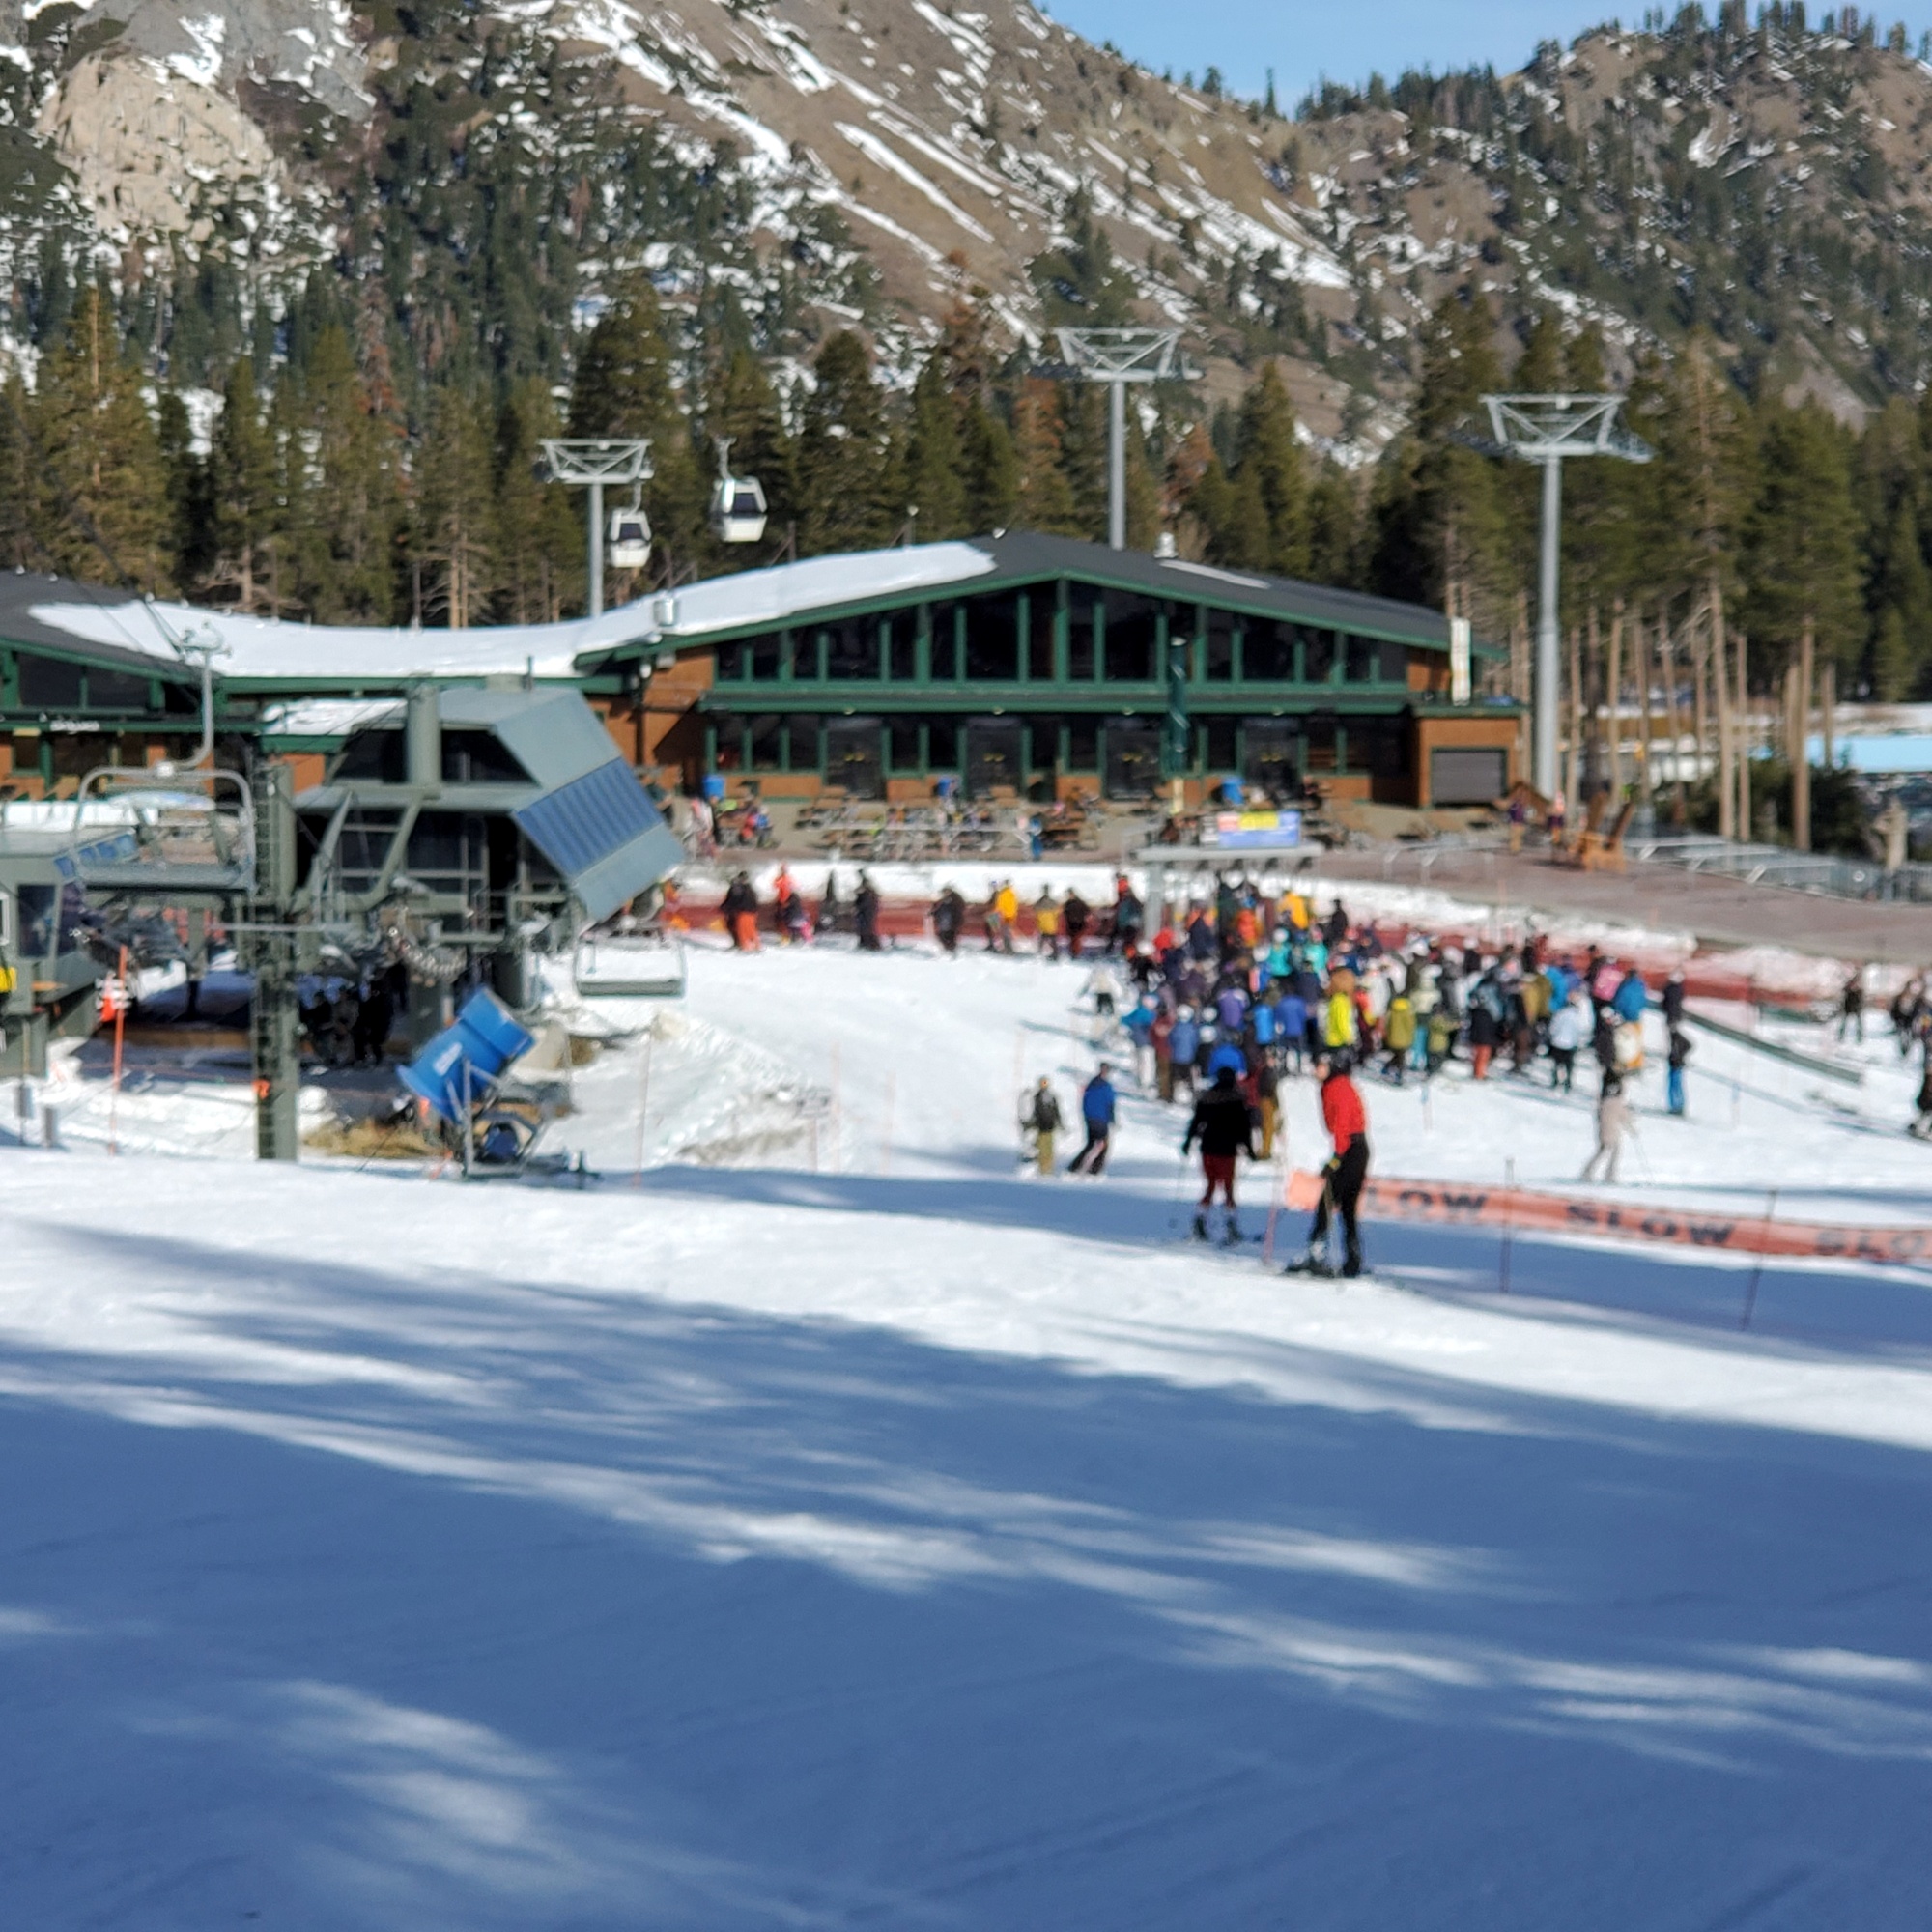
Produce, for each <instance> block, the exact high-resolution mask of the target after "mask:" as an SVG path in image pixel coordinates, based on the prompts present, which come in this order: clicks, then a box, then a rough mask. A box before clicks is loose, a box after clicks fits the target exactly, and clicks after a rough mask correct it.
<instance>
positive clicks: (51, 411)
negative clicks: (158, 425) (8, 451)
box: [28, 285, 174, 593]
mask: <svg viewBox="0 0 1932 1932" xmlns="http://www.w3.org/2000/svg"><path fill="white" fill-rule="evenodd" d="M28 424H29V428H30V430H31V433H32V440H33V449H34V458H35V464H36V469H37V489H36V514H35V519H34V522H35V526H36V533H37V536H38V539H39V547H40V548H41V549H42V550H43V552H44V553H45V554H47V555H48V556H49V557H50V558H51V559H52V560H53V563H54V567H55V568H56V569H58V570H59V571H60V572H62V574H64V575H66V576H69V577H75V578H78V579H80V580H81V581H83V582H92V583H119V584H124V585H128V586H129V587H138V588H140V589H142V590H144V591H148V592H150V593H154V592H158V591H163V590H168V589H171V588H172V587H173V582H174V571H173V557H172V554H171V553H172V549H173V545H172V541H171V538H172V534H173V515H172V510H171V506H170V504H169V501H168V482H167V473H166V469H165V468H164V466H163V463H162V460H161V446H160V440H159V438H158V436H157V435H156V430H155V424H154V423H153V421H152V420H151V419H150V417H149V415H148V411H147V406H146V404H145V403H143V401H142V400H141V390H140V380H139V378H138V376H137V375H136V373H135V372H134V370H132V369H131V368H129V367H128V364H127V363H126V362H125V361H124V360H123V359H122V355H121V339H120V332H119V330H118V328H117V327H116V325H115V319H114V311H113V308H112V305H111V304H110V302H109V301H108V298H107V297H106V294H105V292H104V291H103V290H101V289H100V288H99V286H96V285H90V286H89V287H88V288H86V289H85V290H83V291H82V293H81V296H80V299H79V301H78V303H77V304H76V306H75V308H74V311H73V314H72V317H71V320H70V322H69V325H68V328H67V332H66V334H65V335H64V336H63V338H62V340H61V343H60V346H59V348H57V349H56V350H55V351H54V352H53V354H52V355H49V356H47V357H46V359H45V361H44V362H43V365H42V369H41V380H40V384H39V387H38V388H37V390H36V392H35V395H34V399H33V404H32V407H31V409H30V411H29V412H28Z"/></svg>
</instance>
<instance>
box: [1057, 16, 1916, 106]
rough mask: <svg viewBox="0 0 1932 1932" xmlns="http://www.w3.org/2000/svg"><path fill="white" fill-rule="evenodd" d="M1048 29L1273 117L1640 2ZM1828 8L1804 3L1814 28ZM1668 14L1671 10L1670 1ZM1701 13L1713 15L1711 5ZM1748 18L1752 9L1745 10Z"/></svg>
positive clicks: (1519, 51) (1104, 19) (1513, 54)
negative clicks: (1262, 96)
mask: <svg viewBox="0 0 1932 1932" xmlns="http://www.w3.org/2000/svg"><path fill="white" fill-rule="evenodd" d="M1043 4H1044V5H1045V8H1046V11H1047V12H1048V13H1049V14H1051V15H1052V17H1053V18H1055V19H1056V20H1059V21H1061V22H1063V23H1064V24H1065V25H1066V26H1069V27H1071V28H1073V29H1074V31H1075V32H1076V33H1080V34H1084V35H1085V36H1086V37H1087V38H1088V39H1089V40H1091V41H1112V42H1113V43H1114V44H1115V45H1116V46H1117V47H1119V48H1120V49H1121V50H1122V53H1125V54H1128V55H1130V56H1132V58H1134V59H1135V60H1138V61H1140V62H1141V63H1142V64H1143V65H1145V66H1148V67H1151V68H1152V69H1153V70H1154V71H1155V72H1159V71H1161V70H1163V69H1165V68H1170V67H1171V68H1172V69H1173V70H1174V71H1175V73H1176V75H1177V76H1179V74H1181V73H1184V72H1186V71H1189V70H1192V71H1193V72H1194V73H1195V75H1196V76H1197V77H1198V76H1199V75H1200V74H1202V73H1203V72H1205V71H1206V70H1207V69H1208V67H1209V66H1214V67H1218V68H1219V69H1220V70H1221V71H1222V72H1223V73H1224V74H1226V75H1227V76H1228V81H1229V85H1230V86H1232V87H1234V88H1235V89H1236V90H1237V91H1238V92H1240V93H1242V94H1259V93H1260V92H1261V90H1262V88H1263V86H1264V84H1265V80H1266V73H1267V70H1268V69H1269V68H1273V69H1274V71H1275V84H1276V86H1277V88H1278V89H1279V90H1280V98H1281V104H1282V106H1283V108H1284V109H1289V108H1292V107H1293V104H1294V102H1295V101H1296V100H1297V99H1300V97H1301V95H1302V94H1303V93H1304V92H1305V91H1306V90H1307V89H1308V88H1309V87H1310V86H1311V85H1312V84H1313V83H1314V82H1315V81H1316V80H1317V79H1319V78H1320V77H1321V75H1322V74H1324V73H1325V74H1326V75H1328V76H1329V78H1330V79H1333V80H1344V81H1354V80H1363V79H1366V78H1367V76H1368V74H1369V71H1370V70H1371V69H1379V70H1380V71H1382V72H1383V73H1385V74H1388V75H1390V76H1391V77H1392V76H1394V75H1395V74H1397V73H1399V72H1400V71H1402V70H1403V69H1404V68H1405V67H1429V68H1433V69H1435V71H1436V72H1438V73H1439V72H1441V71H1442V70H1443V69H1444V68H1451V67H1468V66H1470V65H1471V64H1480V63H1482V62H1485V61H1487V62H1490V63H1492V64H1493V65H1494V66H1495V67H1496V68H1497V69H1499V70H1507V69H1511V68H1518V67H1520V66H1521V65H1522V64H1523V62H1524V61H1526V60H1527V59H1528V58H1529V56H1530V55H1531V54H1532V53H1533V52H1534V51H1535V50H1536V43H1537V42H1538V41H1540V40H1562V41H1566V42H1567V41H1570V40H1572V39H1574V38H1575V37H1576V36H1577V34H1579V33H1581V32H1582V31H1583V30H1584V29H1585V28H1586V27H1591V26H1595V25H1597V24H1598V23H1599V22H1600V21H1603V20H1605V19H1607V18H1609V17H1611V16H1613V15H1615V14H1619V13H1620V14H1622V16H1623V17H1624V18H1625V19H1627V20H1633V21H1634V20H1640V19H1641V18H1642V17H1643V14H1644V5H1643V0H1636V4H1635V5H1620V4H1619V0H1597V4H1596V5H1584V4H1578V0H1319V4H1318V0H1184V4H1180V0H1043ZM1828 4H1829V0H1814V4H1813V5H1812V7H1811V8H1810V10H1809V11H1810V13H1811V15H1812V17H1813V19H1816V18H1817V17H1818V16H1819V15H1820V14H1823V13H1824V12H1825V11H1826V9H1827V6H1828ZM1669 5H1670V8H1671V11H1672V12H1673V13H1674V12H1675V11H1676V5H1677V0H1669ZM1706 11H1707V12H1710V11H1715V0H1713V5H1712V6H1710V7H1707V9H1706ZM1751 11H1752V13H1753V14H1755V13H1756V11H1757V10H1756V7H1755V6H1753V7H1752V9H1751ZM1873 11H1875V12H1876V13H1877V14H1878V15H1879V17H1880V19H1881V20H1884V21H1887V22H1888V23H1889V21H1891V20H1893V19H1897V18H1901V17H1902V18H1903V19H1904V20H1905V21H1906V22H1907V24H1908V25H1910V26H1911V28H1912V31H1913V36H1914V39H1915V40H1916V39H1917V37H1918V31H1919V29H1920V27H1921V26H1923V25H1924V24H1925V23H1926V20H1927V19H1928V18H1932V9H1928V8H1927V6H1926V5H1925V4H1923V0H1914V4H1907V5H1900V4H1898V0H1892V4H1889V5H1888V4H1885V0H1880V4H1879V5H1878V6H1877V7H1876V8H1875V9H1874V8H1871V7H1869V6H1868V7H1866V8H1861V12H1873Z"/></svg>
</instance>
